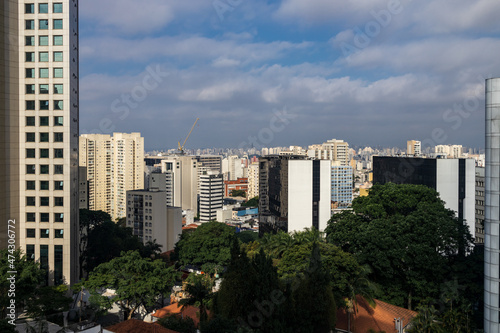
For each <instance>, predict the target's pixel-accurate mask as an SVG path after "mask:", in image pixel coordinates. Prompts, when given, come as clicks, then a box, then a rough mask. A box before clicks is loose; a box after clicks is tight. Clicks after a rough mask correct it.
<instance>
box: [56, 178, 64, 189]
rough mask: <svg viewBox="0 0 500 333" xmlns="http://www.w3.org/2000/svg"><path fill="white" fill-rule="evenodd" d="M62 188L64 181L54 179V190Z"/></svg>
mask: <svg viewBox="0 0 500 333" xmlns="http://www.w3.org/2000/svg"><path fill="white" fill-rule="evenodd" d="M63 189H64V182H63V181H59V180H56V181H55V182H54V191H62V190H63Z"/></svg>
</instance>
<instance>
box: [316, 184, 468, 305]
mask: <svg viewBox="0 0 500 333" xmlns="http://www.w3.org/2000/svg"><path fill="white" fill-rule="evenodd" d="M352 207H353V212H342V213H340V214H335V215H333V216H332V218H331V220H330V221H329V223H328V227H327V229H326V232H327V239H328V241H329V242H331V243H333V244H335V245H337V246H340V247H341V248H342V249H343V250H344V251H347V252H350V253H353V254H354V255H355V256H356V257H357V259H358V261H359V262H360V264H362V265H363V264H368V265H370V266H371V267H372V269H373V273H372V274H371V276H370V277H371V279H372V280H373V281H374V282H376V283H378V284H380V285H381V287H382V292H383V293H382V294H380V295H379V298H381V299H383V300H386V301H388V302H390V303H392V304H396V305H399V306H405V305H406V306H407V307H408V308H410V309H411V307H412V302H413V301H417V302H420V301H422V300H424V299H426V298H428V297H432V298H435V297H437V295H438V294H439V290H440V285H441V284H442V283H443V282H445V281H446V280H447V279H450V274H451V272H452V271H453V269H452V268H450V266H451V264H452V263H453V262H454V261H455V260H456V257H457V256H464V255H465V253H466V252H468V251H469V250H470V244H471V236H470V234H469V232H468V229H467V226H466V225H464V223H463V222H462V221H460V220H459V219H457V218H455V215H454V212H453V211H451V210H448V209H446V208H445V207H444V204H443V201H442V200H441V199H439V196H438V193H437V192H436V191H435V190H434V189H431V188H428V187H426V186H422V185H396V184H391V183H388V184H385V185H375V186H373V187H372V189H371V190H370V194H369V195H368V196H366V197H359V198H357V199H355V200H354V201H353V205H352Z"/></svg>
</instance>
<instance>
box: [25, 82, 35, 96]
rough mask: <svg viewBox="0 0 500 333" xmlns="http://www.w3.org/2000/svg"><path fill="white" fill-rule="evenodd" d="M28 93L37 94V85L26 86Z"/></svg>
mask: <svg viewBox="0 0 500 333" xmlns="http://www.w3.org/2000/svg"><path fill="white" fill-rule="evenodd" d="M26 93H27V94H34V93H35V85H34V84H27V85H26Z"/></svg>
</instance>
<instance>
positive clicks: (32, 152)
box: [26, 148, 64, 158]
mask: <svg viewBox="0 0 500 333" xmlns="http://www.w3.org/2000/svg"><path fill="white" fill-rule="evenodd" d="M26 158H37V157H36V149H35V148H26ZM38 158H50V156H49V149H48V148H40V151H39V156H38ZM52 158H64V149H62V148H54V155H53V156H52Z"/></svg>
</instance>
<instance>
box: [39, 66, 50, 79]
mask: <svg viewBox="0 0 500 333" xmlns="http://www.w3.org/2000/svg"><path fill="white" fill-rule="evenodd" d="M40 77H41V78H48V77H49V69H48V68H40Z"/></svg>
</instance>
